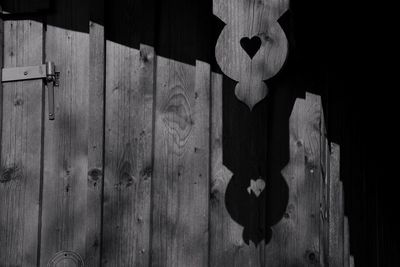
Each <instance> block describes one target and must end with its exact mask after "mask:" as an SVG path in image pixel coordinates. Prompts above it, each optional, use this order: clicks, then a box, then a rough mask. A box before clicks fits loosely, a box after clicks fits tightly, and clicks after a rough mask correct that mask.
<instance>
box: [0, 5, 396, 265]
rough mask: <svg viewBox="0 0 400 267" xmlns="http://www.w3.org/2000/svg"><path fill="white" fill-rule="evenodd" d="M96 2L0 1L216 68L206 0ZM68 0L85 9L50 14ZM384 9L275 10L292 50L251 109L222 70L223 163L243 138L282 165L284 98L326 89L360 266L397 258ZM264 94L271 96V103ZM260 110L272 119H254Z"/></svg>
mask: <svg viewBox="0 0 400 267" xmlns="http://www.w3.org/2000/svg"><path fill="white" fill-rule="evenodd" d="M349 2H351V3H349ZM100 3H101V2H100V1H94V0H92V2H90V1H89V0H86V1H84V0H59V1H53V0H30V1H27V0H26V1H24V0H1V1H0V5H1V6H2V8H3V10H6V11H10V12H12V13H13V15H2V16H3V18H4V19H7V18H8V19H23V18H33V19H36V20H43V21H44V22H46V23H49V24H52V25H56V26H59V27H64V28H68V29H72V30H77V31H83V32H88V23H87V22H88V18H89V16H90V19H91V20H92V21H95V22H98V23H101V24H103V25H105V27H106V37H107V39H108V40H112V41H115V42H118V43H121V44H124V45H127V46H130V47H134V48H139V44H140V43H144V44H148V45H152V46H154V47H155V49H156V52H157V54H159V55H161V56H164V57H168V58H173V59H176V60H178V61H182V62H186V63H189V64H193V65H194V64H195V60H196V59H199V60H202V61H206V62H209V63H210V64H212V67H213V70H214V71H217V72H218V71H219V69H218V66H217V65H216V64H215V61H214V45H215V41H216V38H217V37H218V35H219V33H220V31H221V29H222V27H223V26H224V25H223V23H222V22H221V21H219V20H218V19H217V18H216V17H214V16H213V15H212V0H202V1H199V0H198V1H188V0H164V1H159V2H157V1H156V0H113V1H108V2H107V3H106V4H105V9H103V6H102V5H101V4H100ZM66 6H69V7H71V6H75V7H77V8H76V10H79V12H78V13H77V16H78V17H80V18H82V19H81V20H78V22H74V23H71V21H69V20H68V18H63V17H60V16H54V14H55V13H56V11H57V10H60V9H62V8H64V7H66ZM104 10H106V12H104ZM104 13H105V14H106V15H105V16H103V14H104ZM378 14H380V16H378ZM385 16H386V13H385V12H381V9H380V8H379V7H378V6H377V4H375V5H369V4H368V3H367V2H365V1H363V2H361V1H346V2H344V1H342V2H340V1H317V0H309V1H300V0H292V1H291V8H290V12H289V13H288V14H285V16H284V17H283V18H281V20H280V23H281V25H282V27H283V28H284V30H285V32H286V35H287V37H288V39H289V47H290V50H289V56H288V60H287V63H286V64H285V66H284V68H283V69H282V71H281V72H280V73H279V74H278V75H277V77H274V78H273V79H272V80H271V81H268V82H267V83H268V86H270V87H271V88H272V93H271V95H270V96H269V98H270V99H269V100H265V101H263V103H261V104H260V105H259V107H258V111H257V112H255V113H257V114H256V115H254V114H253V115H252V114H250V113H249V112H248V111H246V110H245V109H244V108H243V107H241V106H240V103H237V102H235V101H236V100H235V98H234V97H233V95H232V92H233V90H232V87H233V86H234V83H233V81H230V80H229V79H228V78H226V77H225V78H224V154H225V155H227V156H225V158H224V163H225V164H226V165H227V166H228V167H229V165H232V166H233V165H235V164H236V162H237V161H241V160H242V158H241V157H240V156H238V157H237V156H230V155H237V153H235V149H238V145H241V144H246V142H248V144H249V146H250V147H251V146H254V144H256V145H257V144H261V145H260V147H261V151H255V152H254V151H253V152H248V153H250V154H252V153H254V154H255V155H256V156H255V157H256V158H257V160H258V161H259V162H263V160H264V159H265V158H263V156H262V155H276V154H279V153H281V154H279V155H280V156H279V160H278V162H274V164H272V163H270V162H271V161H268V162H269V163H268V164H266V166H267V167H266V168H267V170H269V169H271V168H269V169H268V165H276V166H280V165H282V164H283V163H284V162H285V159H287V156H288V155H287V153H286V152H285V150H283V152H282V151H281V150H279V146H284V145H285V141H284V140H287V139H285V138H286V137H287V134H288V133H287V132H286V129H285V127H284V125H286V122H287V121H285V120H287V117H288V116H289V115H288V114H287V113H288V112H290V110H291V106H290V105H292V104H293V101H294V99H295V97H304V92H305V91H306V90H307V91H309V92H313V93H317V94H320V95H321V96H322V98H323V104H324V112H325V117H326V120H327V125H328V136H329V139H330V141H333V142H335V143H338V144H340V147H341V179H342V181H343V183H344V189H345V205H346V207H345V211H346V214H347V216H348V217H349V222H350V233H351V240H350V242H351V253H352V254H353V255H354V256H355V260H356V266H400V264H399V262H400V260H399V259H398V255H397V254H398V253H399V252H400V248H399V243H398V237H399V235H398V232H399V226H398V223H397V219H396V217H397V216H396V215H397V206H396V204H397V203H399V201H398V200H397V196H398V195H400V194H399V193H398V191H399V187H398V186H397V185H398V183H397V179H398V176H399V175H398V174H396V173H395V170H396V167H397V165H398V163H397V162H395V158H396V157H395V155H396V154H397V151H398V150H397V149H396V148H395V146H396V142H398V141H397V140H398V139H397V138H395V135H396V134H397V131H396V129H397V128H396V126H397V121H398V119H397V117H396V115H397V113H398V112H397V113H396V112H394V110H395V108H396V107H397V106H396V98H395V97H394V96H392V94H390V92H391V91H393V90H395V89H396V84H389V83H388V82H387V81H388V80H389V78H390V77H391V76H392V75H391V74H389V73H390V72H389V69H390V68H391V67H390V66H391V65H388V63H387V62H385V63H384V61H392V62H390V63H391V64H393V63H394V62H395V61H394V59H392V58H391V57H390V55H388V54H391V51H392V50H391V48H390V43H389V40H388V36H389V35H390V34H386V33H385V30H384V29H385V27H386V25H385V23H386V19H385ZM387 16H388V15H387ZM382 17H383V18H382ZM383 59H385V60H383ZM268 101H270V102H271V103H275V104H269V105H268V103H267V102H268ZM274 101H275V102H274ZM280 104H282V105H280ZM282 106H283V107H284V108H283V109H282ZM279 107H281V108H279ZM255 109H256V108H255ZM232 116H235V119H237V120H238V121H242V122H245V121H248V120H249V118H252V120H250V121H252V122H249V123H250V124H251V125H249V128H251V129H253V130H252V131H250V132H249V131H243V130H240V129H239V128H240V127H237V126H235V124H234V123H232V120H230V119H229V118H232ZM264 117H265V118H268V123H267V124H265V125H260V119H262V118H264ZM272 122H274V123H273V124H272ZM277 122H278V126H276V124H277ZM279 122H280V123H279ZM266 127H268V129H270V130H269V131H268V133H269V135H279V136H283V138H282V140H283V141H281V142H280V143H279V145H278V147H276V146H275V147H273V146H270V145H268V144H269V143H270V142H269V141H268V139H267V138H270V137H267V138H265V136H264V135H263V134H266V133H267V132H266V131H265V129H267V128H266ZM257 133H258V134H257ZM245 140H250V141H245ZM263 149H266V150H268V151H263ZM246 153H247V152H246ZM246 153H243V154H246ZM282 153H283V154H282ZM252 155H253V154H252ZM260 155H261V156H260ZM396 163H397V164H396ZM284 201H285V199H282V200H281V203H284ZM228 204H229V203H228ZM232 205H234V204H232Z"/></svg>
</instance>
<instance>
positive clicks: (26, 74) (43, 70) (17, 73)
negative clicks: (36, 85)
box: [1, 61, 60, 120]
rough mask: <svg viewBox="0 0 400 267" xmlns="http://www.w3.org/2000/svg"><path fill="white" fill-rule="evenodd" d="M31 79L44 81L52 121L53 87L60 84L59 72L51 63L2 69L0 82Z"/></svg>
mask: <svg viewBox="0 0 400 267" xmlns="http://www.w3.org/2000/svg"><path fill="white" fill-rule="evenodd" d="M33 79H44V80H45V82H46V85H47V89H48V95H49V120H54V86H56V87H58V86H59V84H60V82H59V81H60V72H57V71H56V68H55V65H54V63H53V62H51V61H49V62H46V64H42V65H39V66H28V67H16V68H4V69H2V76H1V81H2V82H15V81H24V80H33Z"/></svg>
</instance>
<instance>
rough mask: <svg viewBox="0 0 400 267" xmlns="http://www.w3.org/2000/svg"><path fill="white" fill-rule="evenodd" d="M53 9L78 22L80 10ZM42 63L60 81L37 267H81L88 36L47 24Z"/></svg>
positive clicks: (48, 129)
mask: <svg viewBox="0 0 400 267" xmlns="http://www.w3.org/2000/svg"><path fill="white" fill-rule="evenodd" d="M57 5H59V6H57V12H56V13H55V16H61V17H62V18H64V19H65V21H68V22H69V23H71V24H73V23H75V22H77V21H78V20H79V19H80V18H79V17H78V16H77V15H76V13H77V9H78V8H83V7H82V6H80V5H79V6H78V5H74V6H72V5H66V2H64V1H60V2H58V1H57ZM58 12H60V13H58ZM88 22H89V21H88V20H87V23H88ZM86 25H88V24H86ZM46 60H48V61H53V62H55V65H56V68H57V69H58V70H59V71H60V72H61V78H60V86H59V87H56V88H55V89H54V91H55V120H53V121H50V120H47V119H46V120H45V136H44V171H43V175H44V176H43V181H44V182H43V213H42V241H41V253H40V255H41V256H40V257H41V264H42V265H43V266H44V265H46V264H49V266H57V264H58V263H59V262H63V263H64V264H66V265H68V266H82V264H83V259H82V258H83V257H85V250H86V244H85V238H86V215H87V212H86V202H87V186H88V181H87V179H88V138H91V137H88V113H89V91H90V90H89V34H88V33H84V32H77V31H70V30H66V29H63V28H58V27H54V26H50V25H48V26H47V32H46ZM47 101H48V99H47ZM47 108H48V107H47V105H46V109H47ZM46 114H47V110H46Z"/></svg>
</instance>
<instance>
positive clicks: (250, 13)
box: [213, 0, 289, 109]
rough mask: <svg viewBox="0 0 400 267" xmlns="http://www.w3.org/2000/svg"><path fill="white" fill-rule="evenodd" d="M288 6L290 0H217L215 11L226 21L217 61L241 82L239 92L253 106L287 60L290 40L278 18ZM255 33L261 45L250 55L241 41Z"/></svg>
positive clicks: (232, 76) (217, 47)
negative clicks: (268, 82)
mask: <svg viewBox="0 0 400 267" xmlns="http://www.w3.org/2000/svg"><path fill="white" fill-rule="evenodd" d="M288 8H289V1H288V0H261V1H260V0H236V1H224V0H213V13H214V14H215V15H216V16H217V17H219V18H220V19H221V20H222V21H223V22H225V23H226V26H225V27H224V29H223V30H222V32H221V35H220V36H219V38H218V40H217V44H216V47H215V57H216V60H217V63H218V65H219V66H220V68H221V70H222V72H224V73H225V74H226V75H227V76H229V77H230V78H231V79H233V80H235V81H237V82H238V84H237V85H236V88H235V94H236V96H237V98H238V99H239V100H241V101H243V102H244V103H246V104H247V105H248V106H249V108H250V109H252V108H253V106H254V105H255V104H256V103H257V102H259V101H260V100H262V99H263V98H264V97H265V96H266V95H267V94H268V89H267V86H266V84H265V83H264V82H263V81H264V80H267V79H269V78H271V77H273V76H274V75H275V74H276V73H278V71H279V70H280V69H281V67H282V66H283V64H284V62H285V60H286V55H287V50H288V43H287V39H286V36H285V33H284V31H283V30H282V28H281V27H280V25H279V23H278V22H277V20H278V19H279V17H280V16H281V15H282V14H283V13H284V12H285V11H286V10H287V9H288ZM253 36H256V37H258V38H259V40H261V45H260V47H259V49H258V50H257V52H256V54H255V55H254V57H253V58H250V56H249V55H248V54H247V53H246V50H245V49H244V48H243V47H242V46H241V43H240V41H241V39H242V38H243V37H248V38H252V37H253Z"/></svg>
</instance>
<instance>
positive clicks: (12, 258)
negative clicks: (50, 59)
mask: <svg viewBox="0 0 400 267" xmlns="http://www.w3.org/2000/svg"><path fill="white" fill-rule="evenodd" d="M2 36H3V34H2ZM42 51H43V25H42V24H41V23H38V22H33V21H24V20H21V21H6V22H4V67H22V66H27V65H40V64H42V62H43V53H42ZM2 91H3V98H2V115H3V116H2V127H1V128H2V131H1V133H0V134H1V156H0V158H1V170H0V248H1V253H0V263H1V265H2V266H35V265H36V264H37V247H38V229H39V228H38V224H39V212H40V210H39V209H40V207H39V206H40V181H41V167H40V166H41V159H42V158H41V156H42V148H41V140H42V134H43V132H42V123H43V120H42V114H43V105H42V97H43V82H42V81H41V80H32V81H20V82H9V83H4V84H3V90H2Z"/></svg>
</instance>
